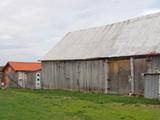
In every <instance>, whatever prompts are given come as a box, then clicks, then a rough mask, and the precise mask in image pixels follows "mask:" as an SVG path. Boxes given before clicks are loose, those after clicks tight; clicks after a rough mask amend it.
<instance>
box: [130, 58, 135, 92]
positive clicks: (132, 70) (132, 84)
mask: <svg viewBox="0 0 160 120" xmlns="http://www.w3.org/2000/svg"><path fill="white" fill-rule="evenodd" d="M130 66H131V94H134V87H135V85H134V59H133V57H131V58H130Z"/></svg>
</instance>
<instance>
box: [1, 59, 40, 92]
mask: <svg viewBox="0 0 160 120" xmlns="http://www.w3.org/2000/svg"><path fill="white" fill-rule="evenodd" d="M40 78H41V63H38V62H8V63H7V64H6V65H5V66H4V68H3V79H2V83H3V84H4V86H3V87H22V88H31V89H39V88H41V85H40Z"/></svg>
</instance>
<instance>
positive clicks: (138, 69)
mask: <svg viewBox="0 0 160 120" xmlns="http://www.w3.org/2000/svg"><path fill="white" fill-rule="evenodd" d="M41 61H42V88H44V89H64V90H76V91H86V92H103V93H109V94H143V93H144V81H143V73H147V72H154V71H157V70H158V69H160V13H156V14H151V15H146V16H142V17H138V18H134V19H129V20H126V21H122V22H118V23H114V24H110V25H105V26H101V27H95V28H88V29H84V30H77V31H74V32H69V33H68V34H66V36H64V38H63V39H62V40H61V41H60V42H59V43H58V44H57V45H56V46H55V47H54V48H53V49H51V50H50V51H49V52H48V53H47V54H46V55H45V56H44V57H43V59H42V60H41Z"/></svg>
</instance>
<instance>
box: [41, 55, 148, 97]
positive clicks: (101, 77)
mask: <svg viewBox="0 0 160 120" xmlns="http://www.w3.org/2000/svg"><path fill="white" fill-rule="evenodd" d="M147 60H148V58H133V61H132V62H133V65H132V67H133V71H132V72H131V61H130V59H129V58H125V59H109V60H87V61H59V62H57V61H44V62H42V88H45V89H64V90H80V91H99V92H105V93H111V94H129V93H131V80H132V79H131V77H133V80H134V81H133V82H134V86H133V87H134V88H132V89H133V90H134V92H133V93H135V94H143V92H144V83H143V77H142V73H146V72H147V70H148V68H149V66H150V65H149V64H150V62H148V61H147ZM131 75H132V76H131Z"/></svg>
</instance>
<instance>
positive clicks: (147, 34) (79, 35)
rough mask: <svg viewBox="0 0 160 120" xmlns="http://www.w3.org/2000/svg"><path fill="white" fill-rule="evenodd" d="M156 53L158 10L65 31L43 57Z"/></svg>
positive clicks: (159, 30)
mask: <svg viewBox="0 0 160 120" xmlns="http://www.w3.org/2000/svg"><path fill="white" fill-rule="evenodd" d="M159 53H160V13H156V14H152V15H146V16H143V17H138V18H134V19H130V20H126V21H123V22H118V23H115V24H110V25H106V26H102V27H95V28H89V29H84V30H78V31H74V32H69V33H68V34H67V35H66V36H65V37H64V38H63V39H62V40H61V41H60V42H59V43H58V44H57V45H56V46H55V47H54V48H53V49H51V50H50V51H49V52H48V53H47V54H46V55H45V56H44V58H43V59H42V61H43V60H77V59H92V58H111V57H121V56H135V55H146V54H159Z"/></svg>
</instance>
